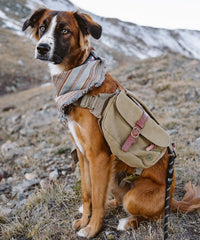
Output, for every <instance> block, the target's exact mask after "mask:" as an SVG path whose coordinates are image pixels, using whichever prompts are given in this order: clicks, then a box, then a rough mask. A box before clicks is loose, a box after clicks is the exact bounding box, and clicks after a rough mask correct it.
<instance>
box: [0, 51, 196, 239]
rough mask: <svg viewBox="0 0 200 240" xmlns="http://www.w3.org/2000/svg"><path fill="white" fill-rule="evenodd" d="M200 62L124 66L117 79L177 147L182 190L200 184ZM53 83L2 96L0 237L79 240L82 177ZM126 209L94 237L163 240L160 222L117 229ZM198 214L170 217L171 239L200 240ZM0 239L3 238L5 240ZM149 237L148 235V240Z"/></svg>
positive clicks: (109, 217) (177, 59)
mask: <svg viewBox="0 0 200 240" xmlns="http://www.w3.org/2000/svg"><path fill="white" fill-rule="evenodd" d="M199 70H200V62H199V61H198V60H192V59H188V58H186V57H183V56H180V55H171V54H167V55H164V56H161V57H157V58H150V59H146V60H140V61H137V62H135V63H134V64H133V65H131V64H130V65H126V66H121V68H120V69H116V70H113V71H112V74H113V75H114V76H115V77H116V78H117V79H118V80H119V81H120V82H121V83H122V84H123V85H124V86H125V87H127V88H128V89H130V90H132V91H133V92H134V93H135V94H136V95H137V96H138V97H140V98H141V99H143V101H144V102H145V103H146V104H147V105H148V106H149V107H150V108H151V109H152V111H153V113H154V114H155V115H156V116H157V117H158V119H159V121H160V123H161V125H162V126H163V127H164V128H165V129H166V130H167V131H168V132H169V134H170V136H171V139H172V141H175V143H176V150H177V155H178V157H177V158H176V163H175V166H176V176H177V185H176V190H175V198H176V199H181V198H182V197H183V195H184V185H185V184H186V183H187V182H188V181H191V182H192V183H194V184H199V185H200V155H199V148H200V135H199V132H200V121H199V120H200V94H199V93H200V84H199V79H200V71H199ZM54 94H55V90H54V87H53V86H52V85H50V86H44V87H38V88H34V89H30V90H26V91H24V92H19V93H15V94H10V95H5V96H3V97H1V98H0V180H1V182H0V239H2V240H3V239H4V240H6V239H7V240H8V239H9V240H10V239H34V240H36V239H37V240H44V239H52V240H61V239H67V240H75V239H78V238H77V236H76V234H75V232H74V231H73V230H72V229H71V224H72V222H73V221H74V219H76V218H78V217H80V214H79V213H78V211H77V209H78V207H79V206H80V204H81V197H80V181H79V180H80V174H79V167H78V165H74V164H73V162H72V159H71V157H70V150H71V148H72V145H71V141H70V138H69V134H68V130H67V129H65V128H64V127H63V126H62V125H61V124H60V123H59V122H58V121H57V110H56V108H55V103H54ZM125 216H126V213H125V212H124V211H123V209H122V208H118V209H116V210H108V211H107V212H106V217H105V220H104V225H103V230H102V231H101V232H100V233H99V235H98V236H97V237H96V238H95V239H97V240H102V239H116V240H118V239H120V240H123V239H124V240H125V239H137V240H142V239H148V240H155V239H163V221H162V220H160V221H157V222H144V223H143V224H141V226H140V227H139V228H138V229H137V230H130V231H127V232H125V233H124V232H118V231H117V230H116V227H117V224H118V221H119V219H120V218H122V217H125ZM199 224H200V212H199V211H196V212H194V213H190V214H181V213H172V212H171V213H170V223H169V233H170V239H172V240H177V239H181V240H191V239H192V240H198V239H199V235H200V231H199ZM1 236H2V238H1ZM147 236H148V238H147Z"/></svg>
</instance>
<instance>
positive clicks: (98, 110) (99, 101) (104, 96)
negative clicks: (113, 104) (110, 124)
mask: <svg viewBox="0 0 200 240" xmlns="http://www.w3.org/2000/svg"><path fill="white" fill-rule="evenodd" d="M118 93H119V89H117V90H116V91H115V92H114V93H99V94H98V95H93V96H89V95H87V94H86V95H85V96H83V97H82V98H81V99H80V101H78V102H76V103H75V104H74V105H75V106H79V107H82V108H88V109H89V110H90V112H91V113H92V114H93V115H94V116H95V117H97V118H101V117H102V113H103V110H104V108H105V107H106V105H107V102H108V100H109V99H110V98H111V97H113V96H114V95H116V94H118Z"/></svg>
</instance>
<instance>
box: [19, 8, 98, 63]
mask: <svg viewBox="0 0 200 240" xmlns="http://www.w3.org/2000/svg"><path fill="white" fill-rule="evenodd" d="M28 27H31V28H32V30H33V36H34V37H35V38H36V40H37V41H38V42H37V45H36V48H35V57H36V58H37V59H40V60H44V61H49V62H52V63H54V64H61V63H62V62H64V61H66V59H67V58H68V59H69V58H70V57H72V56H73V57H76V55H78V54H80V52H83V51H86V50H87V48H89V42H88V36H89V35H91V36H92V37H94V38H95V39H99V38H100V37H101V32H102V28H101V26H100V25H99V24H97V23H96V22H94V21H93V20H92V18H91V17H90V16H89V15H87V14H83V13H79V12H64V11H51V10H49V9H45V8H42V9H38V10H37V11H35V12H34V13H33V15H32V16H31V17H30V18H29V19H27V20H26V21H25V22H24V25H23V27H22V30H23V31H25V30H26V29H27V28H28Z"/></svg>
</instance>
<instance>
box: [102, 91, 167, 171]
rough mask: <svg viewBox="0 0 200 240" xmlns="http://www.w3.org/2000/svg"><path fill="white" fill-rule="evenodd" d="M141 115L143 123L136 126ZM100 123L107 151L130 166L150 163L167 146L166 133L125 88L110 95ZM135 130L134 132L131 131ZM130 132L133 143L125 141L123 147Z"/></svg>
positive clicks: (148, 111)
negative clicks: (108, 148) (126, 145)
mask: <svg viewBox="0 0 200 240" xmlns="http://www.w3.org/2000/svg"><path fill="white" fill-rule="evenodd" d="M144 115H146V118H145V119H143V120H145V123H144V126H143V128H142V129H138V127H137V124H136V123H137V121H138V120H140V119H141V118H142V117H143V116H144ZM147 116H148V117H147ZM100 125H101V129H102V132H103V134H104V137H105V139H106V141H107V143H108V145H109V147H110V149H111V152H112V153H113V154H114V155H115V156H117V158H119V159H120V160H121V161H123V162H125V163H126V164H127V165H129V166H131V167H139V168H149V167H151V166H152V165H154V164H155V163H156V162H157V161H158V160H159V159H160V158H161V157H162V156H163V155H164V153H165V152H166V147H167V146H169V136H168V134H167V133H166V132H165V131H164V130H163V129H162V128H161V127H160V125H159V124H158V122H157V121H156V119H155V117H154V116H153V114H152V113H151V112H150V110H148V108H147V107H146V106H145V105H144V103H142V102H141V101H140V100H139V99H138V98H136V97H135V96H134V95H133V94H132V93H131V92H129V91H121V92H120V93H119V94H118V95H114V96H113V97H111V98H110V100H109V101H108V103H107V106H106V107H105V109H104V111H103V114H102V118H101V122H100ZM135 130H136V134H135V136H134V134H132V132H133V131H135ZM130 135H132V136H131V137H132V138H134V137H135V143H133V144H131V145H130V144H129V146H128V147H127V148H126V149H125V150H123V146H125V143H126V142H127V141H128V140H127V138H128V137H130ZM131 137H130V138H131ZM133 141H134V139H133Z"/></svg>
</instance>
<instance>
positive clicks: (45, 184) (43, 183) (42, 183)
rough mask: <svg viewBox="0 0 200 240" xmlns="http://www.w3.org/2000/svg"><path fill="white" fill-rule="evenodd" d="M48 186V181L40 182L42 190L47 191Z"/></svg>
mask: <svg viewBox="0 0 200 240" xmlns="http://www.w3.org/2000/svg"><path fill="white" fill-rule="evenodd" d="M47 184H48V181H47V180H46V179H42V180H41V181H40V187H41V189H46V187H47Z"/></svg>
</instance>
